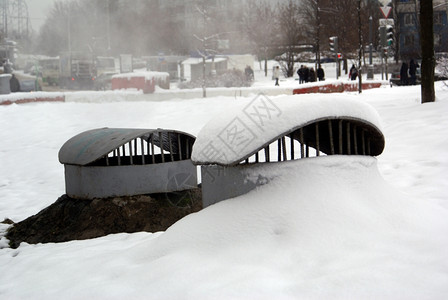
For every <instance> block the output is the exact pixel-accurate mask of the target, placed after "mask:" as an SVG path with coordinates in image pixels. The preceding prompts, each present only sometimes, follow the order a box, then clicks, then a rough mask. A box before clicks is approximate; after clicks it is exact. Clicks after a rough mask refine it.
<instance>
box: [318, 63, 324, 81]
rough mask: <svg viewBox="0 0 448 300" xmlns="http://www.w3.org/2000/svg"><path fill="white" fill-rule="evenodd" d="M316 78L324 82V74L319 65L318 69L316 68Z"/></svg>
mask: <svg viewBox="0 0 448 300" xmlns="http://www.w3.org/2000/svg"><path fill="white" fill-rule="evenodd" d="M317 78H318V79H319V81H324V80H325V72H324V69H322V66H321V65H319V67H318V68H317Z"/></svg>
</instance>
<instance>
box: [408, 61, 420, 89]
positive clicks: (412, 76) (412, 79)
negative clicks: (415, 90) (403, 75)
mask: <svg viewBox="0 0 448 300" xmlns="http://www.w3.org/2000/svg"><path fill="white" fill-rule="evenodd" d="M418 67H419V65H418V63H415V62H414V60H413V59H411V61H410V62H409V83H410V84H411V85H416V84H417V68H418Z"/></svg>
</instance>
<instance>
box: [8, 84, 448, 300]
mask: <svg viewBox="0 0 448 300" xmlns="http://www.w3.org/2000/svg"><path fill="white" fill-rule="evenodd" d="M263 84H265V85H269V86H271V85H273V83H272V82H271V81H267V80H266V81H262V82H258V83H257V84H256V86H262V85H263ZM289 84H290V85H291V86H292V85H294V84H297V82H289ZM281 85H283V86H284V85H285V82H281ZM436 93H437V101H436V102H435V103H428V104H420V87H419V86H414V87H394V88H390V87H389V86H384V87H382V88H379V89H375V90H368V91H364V92H363V93H362V94H357V93H344V94H338V95H336V94H334V95H320V94H310V95H298V96H291V97H288V101H289V100H291V99H292V101H309V102H311V103H312V101H313V100H319V99H325V102H326V103H330V105H331V102H330V101H331V99H335V103H337V101H336V100H337V99H346V100H348V101H355V102H363V103H367V104H369V105H371V106H373V108H375V110H376V111H377V112H378V116H379V118H380V119H381V128H382V131H383V133H384V135H385V139H386V147H385V149H384V152H383V153H382V154H381V155H380V156H378V157H377V158H372V157H364V156H338V155H336V156H321V157H313V158H307V159H301V160H297V161H289V162H282V163H276V164H269V165H260V166H259V168H260V172H267V173H269V174H275V179H274V180H273V181H271V182H270V183H269V184H267V185H264V186H262V187H259V188H257V189H256V190H253V191H252V192H250V193H248V194H246V195H243V196H240V197H237V198H233V199H229V200H226V201H223V202H220V203H218V204H215V205H212V206H210V207H208V208H206V209H204V210H202V211H200V212H198V213H195V214H191V215H189V216H187V217H185V218H184V219H182V220H180V221H178V222H177V223H175V224H174V225H173V226H171V227H170V228H169V229H168V230H167V231H165V232H158V233H153V234H152V233H146V232H142V233H134V234H124V233H123V234H114V235H109V236H105V237H102V238H97V239H91V240H82V241H71V242H66V243H59V244H53V243H49V244H38V245H29V244H26V243H22V244H21V246H20V247H19V248H17V249H11V248H9V247H7V240H6V239H5V238H4V237H2V239H1V240H0V248H2V249H0V266H1V272H0V298H1V299H419V300H420V299H446V297H447V295H448V176H447V175H446V174H447V173H448V135H447V131H448V118H447V113H448V88H447V87H446V86H445V85H444V84H443V83H437V84H436ZM97 95H98V93H91V94H89V93H86V92H84V93H83V97H79V98H84V102H83V103H80V102H70V103H36V104H22V105H17V104H12V105H8V106H0V128H1V130H0V141H1V147H0V170H1V171H0V219H2V220H3V218H10V219H12V220H14V221H15V222H18V221H21V220H23V219H25V218H27V217H28V216H31V215H33V214H36V213H37V212H39V211H40V210H41V209H43V208H45V207H47V206H48V205H50V204H52V203H53V202H54V201H56V199H57V198H58V197H59V196H61V195H62V194H64V172H63V166H62V165H61V164H59V162H58V159H57V154H58V151H59V149H60V147H61V146H62V145H63V144H64V142H65V141H67V140H68V139H69V138H71V137H72V136H74V135H76V134H78V133H80V132H82V131H85V130H89V129H93V128H100V127H127V128H158V127H161V128H172V129H178V130H182V131H185V132H189V133H191V134H193V135H197V134H198V133H199V131H200V130H201V128H202V127H203V125H204V124H206V123H207V122H208V121H209V120H211V119H212V118H215V116H217V115H220V114H222V113H223V112H226V111H228V110H230V109H231V108H234V107H238V106H241V105H243V106H244V104H246V103H250V101H252V100H253V98H254V97H255V95H256V92H255V88H254V95H253V96H251V97H238V96H234V97H224V96H216V97H210V98H206V99H202V98H194V99H183V100H182V99H179V98H176V99H169V100H160V101H147V100H145V95H141V96H138V97H140V98H139V99H137V100H136V99H134V101H132V102H125V101H116V102H109V101H108V99H107V97H103V98H101V99H102V100H101V101H96V103H88V102H89V100H88V98H89V97H92V98H93V97H97ZM281 97H282V96H279V97H277V96H275V97H274V96H272V97H270V98H271V99H273V100H275V101H277V100H276V99H281ZM165 98H166V96H165ZM165 98H164V99H165ZM82 100H83V99H81V101H82ZM111 100H112V99H111ZM92 102H95V101H92ZM316 102H317V103H322V102H321V101H316ZM316 109H319V106H316ZM6 228H7V225H4V224H2V225H1V227H0V231H2V232H3V233H4V231H5V230H6ZM0 234H1V233H0Z"/></svg>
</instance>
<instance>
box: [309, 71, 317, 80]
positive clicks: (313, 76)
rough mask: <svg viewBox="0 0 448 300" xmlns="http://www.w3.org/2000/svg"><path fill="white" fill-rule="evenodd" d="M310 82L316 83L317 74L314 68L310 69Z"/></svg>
mask: <svg viewBox="0 0 448 300" xmlns="http://www.w3.org/2000/svg"><path fill="white" fill-rule="evenodd" d="M308 80H309V82H315V81H316V72H314V68H311V69H310V73H309V79H308Z"/></svg>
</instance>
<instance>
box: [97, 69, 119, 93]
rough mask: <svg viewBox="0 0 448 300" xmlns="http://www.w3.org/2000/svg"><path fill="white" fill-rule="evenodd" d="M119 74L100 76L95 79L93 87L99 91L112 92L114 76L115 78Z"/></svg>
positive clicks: (108, 73) (109, 73)
mask: <svg viewBox="0 0 448 300" xmlns="http://www.w3.org/2000/svg"><path fill="white" fill-rule="evenodd" d="M115 74H117V73H114V72H107V73H103V74H101V75H99V76H98V77H96V78H95V81H94V82H93V87H94V88H95V90H97V91H105V90H111V89H112V76H114V75H115Z"/></svg>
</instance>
